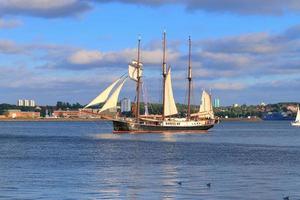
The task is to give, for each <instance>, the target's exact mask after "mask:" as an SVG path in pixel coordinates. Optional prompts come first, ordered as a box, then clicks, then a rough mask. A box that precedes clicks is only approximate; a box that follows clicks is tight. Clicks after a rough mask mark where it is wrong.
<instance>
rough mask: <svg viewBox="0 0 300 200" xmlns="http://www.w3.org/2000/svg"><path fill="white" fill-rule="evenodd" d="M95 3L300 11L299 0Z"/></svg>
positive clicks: (248, 11) (243, 11) (223, 10)
mask: <svg viewBox="0 0 300 200" xmlns="http://www.w3.org/2000/svg"><path fill="white" fill-rule="evenodd" d="M93 1H94V2H100V3H108V2H119V3H125V4H135V5H145V6H160V5H174V4H178V5H183V6H185V7H186V8H187V10H189V11H195V10H202V11H206V12H221V13H234V14H240V15H283V14H285V13H288V12H296V13H298V12H299V11H300V2H299V1H298V0H285V1H282V0H268V1H261V0H249V1H242V0H164V1H161V0H144V1H140V0H93Z"/></svg>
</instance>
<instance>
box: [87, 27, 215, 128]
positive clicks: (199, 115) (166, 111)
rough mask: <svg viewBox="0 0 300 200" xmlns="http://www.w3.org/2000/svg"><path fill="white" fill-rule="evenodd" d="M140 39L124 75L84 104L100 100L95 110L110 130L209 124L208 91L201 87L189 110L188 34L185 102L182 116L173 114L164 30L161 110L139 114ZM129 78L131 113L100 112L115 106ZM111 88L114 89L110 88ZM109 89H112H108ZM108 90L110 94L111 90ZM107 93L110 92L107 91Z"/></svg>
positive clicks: (190, 70) (210, 122)
mask: <svg viewBox="0 0 300 200" xmlns="http://www.w3.org/2000/svg"><path fill="white" fill-rule="evenodd" d="M140 46H141V39H140V38H139V39H138V48H137V59H136V60H133V61H132V62H131V63H130V64H129V66H128V75H127V76H124V75H123V76H121V77H120V78H118V79H117V80H115V81H114V82H113V83H112V84H111V85H110V86H109V87H107V88H106V89H105V90H104V91H103V92H102V93H100V94H99V95H98V96H97V97H96V98H95V99H94V100H92V101H91V102H90V103H89V104H87V106H85V108H88V107H91V106H95V105H99V104H101V103H104V105H103V107H102V108H101V109H100V110H99V111H98V113H99V114H101V115H102V116H103V117H104V118H106V119H108V120H111V121H112V122H113V130H114V132H116V133H120V132H165V131H172V132H177V131H180V132H181V131H184V132H186V131H203V130H208V129H210V128H212V127H213V126H214V124H215V117H214V112H213V108H212V100H211V94H209V93H208V92H206V91H205V90H203V92H202V103H201V105H200V108H199V110H198V112H195V113H191V90H192V66H191V38H190V37H189V58H188V67H187V72H188V73H187V80H188V102H187V103H188V104H187V113H186V116H185V117H177V116H178V110H177V107H176V103H175V100H174V95H173V89H172V78H171V67H170V66H169V67H168V68H167V61H166V33H165V32H164V33H163V59H162V60H163V62H162V90H163V92H162V93H163V94H162V114H161V115H147V114H146V115H142V114H140V104H141V87H142V76H143V64H142V62H141V58H140V52H141V50H140ZM128 79H131V80H133V81H135V82H136V91H135V92H136V101H135V106H134V107H135V109H134V117H122V116H118V115H115V116H113V117H108V116H105V114H103V113H104V112H105V111H107V110H108V109H111V108H116V107H117V103H118V96H119V94H120V91H121V89H122V87H123V85H124V84H125V82H126V81H127V80H128ZM113 90H114V91H113ZM112 91H113V92H112ZM111 93H112V94H111ZM110 94H111V95H110Z"/></svg>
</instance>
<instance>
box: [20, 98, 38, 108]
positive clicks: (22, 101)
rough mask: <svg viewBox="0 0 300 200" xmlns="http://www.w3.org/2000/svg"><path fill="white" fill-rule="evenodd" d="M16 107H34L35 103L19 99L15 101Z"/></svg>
mask: <svg viewBox="0 0 300 200" xmlns="http://www.w3.org/2000/svg"><path fill="white" fill-rule="evenodd" d="M17 106H24V107H35V106H36V104H35V101H34V100H32V99H31V100H29V99H19V100H18V101H17Z"/></svg>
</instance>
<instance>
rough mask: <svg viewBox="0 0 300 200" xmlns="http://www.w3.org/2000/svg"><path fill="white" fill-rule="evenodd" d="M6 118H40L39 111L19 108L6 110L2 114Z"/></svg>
mask: <svg viewBox="0 0 300 200" xmlns="http://www.w3.org/2000/svg"><path fill="white" fill-rule="evenodd" d="M4 116H5V117H6V118H11V119H18V118H19V119H35V118H40V116H41V114H40V112H25V111H21V110H7V111H6V112H5V114H4Z"/></svg>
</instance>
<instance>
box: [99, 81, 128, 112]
mask: <svg viewBox="0 0 300 200" xmlns="http://www.w3.org/2000/svg"><path fill="white" fill-rule="evenodd" d="M126 80H127V78H125V79H124V80H123V81H122V83H121V84H120V85H119V86H118V87H117V89H116V90H115V91H114V93H113V94H112V95H111V96H110V97H109V98H108V100H107V101H106V102H105V104H104V105H103V107H102V108H101V109H100V111H99V112H103V111H105V110H107V109H110V108H115V107H117V103H118V98H119V94H120V92H121V89H122V87H123V85H124V83H125V82H126Z"/></svg>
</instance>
